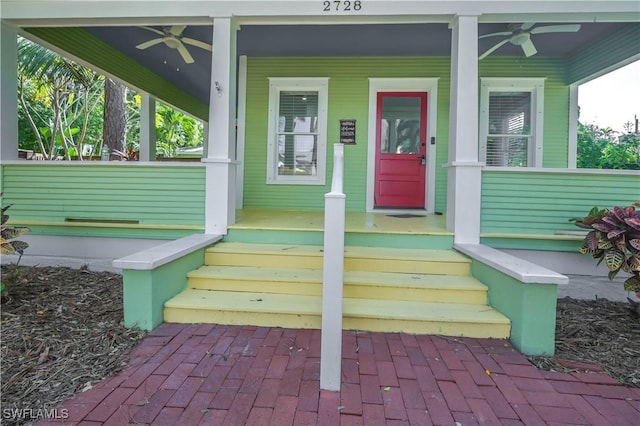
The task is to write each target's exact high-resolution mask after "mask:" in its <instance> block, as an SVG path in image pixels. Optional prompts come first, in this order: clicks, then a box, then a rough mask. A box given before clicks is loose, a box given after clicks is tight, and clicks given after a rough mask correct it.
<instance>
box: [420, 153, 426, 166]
mask: <svg viewBox="0 0 640 426" xmlns="http://www.w3.org/2000/svg"><path fill="white" fill-rule="evenodd" d="M420 165H421V166H426V165H427V156H426V155H423V156H422V157H420Z"/></svg>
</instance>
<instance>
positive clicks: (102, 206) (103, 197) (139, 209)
mask: <svg viewBox="0 0 640 426" xmlns="http://www.w3.org/2000/svg"><path fill="white" fill-rule="evenodd" d="M1 173H2V192H3V196H2V201H3V204H5V205H6V204H13V206H12V207H11V210H10V211H9V213H10V216H11V222H12V223H16V224H18V223H20V224H26V225H29V226H30V227H31V228H32V233H41V234H62V235H90V236H132V237H151V238H153V237H159V238H175V237H177V236H182V234H184V233H185V232H186V233H193V232H198V231H199V230H200V231H201V230H202V229H203V228H204V196H205V178H204V176H205V174H204V167H202V166H199V165H198V166H188V167H187V166H166V165H160V164H159V165H158V166H142V165H130V164H122V165H116V164H108V165H100V164H99V163H98V164H91V163H85V164H49V165H48V164H39V163H38V162H25V164H11V165H3V166H2V168H1ZM136 221H137V222H136ZM82 222H84V223H85V224H87V223H88V224H91V223H94V224H95V226H94V227H93V228H92V227H91V226H88V227H87V226H82V225H83V223H82ZM176 230H183V232H178V233H177V234H176Z"/></svg>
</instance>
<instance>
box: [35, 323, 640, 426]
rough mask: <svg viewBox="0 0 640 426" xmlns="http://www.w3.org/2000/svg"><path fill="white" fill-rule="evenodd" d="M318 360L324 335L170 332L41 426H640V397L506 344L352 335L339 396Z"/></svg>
mask: <svg viewBox="0 0 640 426" xmlns="http://www.w3.org/2000/svg"><path fill="white" fill-rule="evenodd" d="M319 356H320V331H319V330H293V329H280V328H267V327H248V326H244V327H243V326H219V325H218V326H214V325H182V324H163V325H161V326H160V327H158V328H157V329H156V330H154V331H153V332H151V333H150V334H149V336H148V337H147V338H145V339H144V340H143V341H142V342H141V343H140V345H138V347H137V348H136V349H135V350H134V351H133V352H132V354H131V359H130V362H129V366H128V367H127V368H126V369H125V370H123V371H121V372H120V373H118V374H117V375H115V376H114V377H111V378H108V379H106V380H104V381H102V382H100V383H97V384H95V385H94V387H93V389H91V390H88V391H86V392H84V393H81V394H79V395H77V396H76V397H75V398H73V399H71V400H69V401H67V402H66V403H65V404H64V408H67V409H68V412H69V419H67V420H66V421H63V420H59V421H41V422H40V423H39V425H48V424H52V425H59V424H61V423H64V424H72V425H99V424H107V425H111V424H112V425H125V424H149V425H165V424H167V425H198V424H200V425H277V426H281V425H320V426H325V425H327V426H333V425H336V426H338V425H365V426H366V425H373V426H376V425H396V424H397V425H420V426H423V425H424V426H428V425H455V424H456V422H457V423H458V424H461V425H465V426H467V425H474V424H480V425H483V424H484V425H551V424H578V425H616V426H621V425H639V424H640V391H638V389H632V388H627V387H624V386H622V385H620V384H619V383H618V382H616V381H615V380H614V379H612V378H611V377H609V376H608V375H606V373H604V372H602V371H601V370H600V369H597V368H594V367H590V368H588V369H586V368H585V369H580V370H579V371H576V372H574V373H560V372H548V371H540V370H537V369H536V368H535V367H534V366H533V365H532V364H530V363H529V361H528V360H527V359H526V357H524V356H523V355H521V354H520V353H518V352H517V351H516V350H515V349H513V348H512V347H511V346H510V345H509V343H508V342H506V341H503V340H496V339H469V338H442V337H435V336H414V335H410V334H400V333H368V332H353V331H345V332H344V334H343V363H342V368H343V369H342V388H341V392H339V393H338V392H328V391H322V390H320V386H319V376H320V358H319Z"/></svg>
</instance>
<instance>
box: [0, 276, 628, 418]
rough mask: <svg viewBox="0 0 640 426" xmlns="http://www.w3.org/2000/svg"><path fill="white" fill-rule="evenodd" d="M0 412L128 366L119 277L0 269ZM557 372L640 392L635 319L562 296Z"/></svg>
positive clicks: (45, 404)
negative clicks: (2, 288)
mask: <svg viewBox="0 0 640 426" xmlns="http://www.w3.org/2000/svg"><path fill="white" fill-rule="evenodd" d="M2 277H3V278H2V280H3V282H5V283H8V289H7V290H8V291H7V294H6V296H4V297H3V298H2V315H1V318H2V342H1V356H2V388H1V394H2V397H1V399H2V401H1V402H2V407H3V409H5V408H27V409H28V408H32V409H45V408H46V409H51V408H55V407H58V406H60V404H61V402H62V401H65V400H67V399H69V398H70V397H71V396H73V395H74V394H76V393H78V392H81V391H83V390H85V389H88V388H90V387H91V386H92V385H93V384H95V383H96V382H97V381H100V380H102V379H104V378H106V377H108V376H110V375H112V374H114V373H115V372H117V371H119V370H121V369H122V368H123V367H124V366H125V365H126V360H127V355H128V354H129V352H130V351H131V349H132V348H133V347H134V346H135V345H136V344H137V343H138V341H140V340H141V339H142V338H143V337H144V336H145V333H144V332H142V331H140V330H131V329H126V328H125V327H124V326H123V323H122V320H123V313H122V277H121V276H120V275H118V274H112V273H107V272H91V271H87V270H82V269H81V270H77V269H70V268H60V267H56V268H53V267H19V268H17V269H16V268H15V266H13V265H11V266H7V267H5V266H3V267H2ZM530 359H531V361H532V362H533V363H534V364H535V365H536V366H538V368H542V369H546V370H555V371H577V370H583V369H594V368H596V367H594V366H589V365H584V364H585V363H586V364H595V365H597V366H601V367H602V368H603V369H604V370H605V371H607V372H608V373H609V374H610V375H611V376H612V377H614V378H615V379H617V380H619V381H620V382H621V383H623V384H625V385H627V386H630V387H640V318H639V317H638V315H636V314H634V313H632V311H631V310H630V309H629V305H628V304H626V303H621V302H611V301H608V300H605V299H600V300H596V301H583V300H574V299H570V298H564V299H560V300H559V301H558V310H557V333H556V355H555V356H554V357H532V358H530Z"/></svg>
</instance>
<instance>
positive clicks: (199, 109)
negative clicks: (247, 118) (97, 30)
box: [25, 27, 209, 121]
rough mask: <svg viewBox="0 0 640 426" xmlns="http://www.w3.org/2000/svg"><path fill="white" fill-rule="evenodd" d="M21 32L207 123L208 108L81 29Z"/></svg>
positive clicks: (50, 28)
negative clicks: (31, 35) (80, 59)
mask: <svg viewBox="0 0 640 426" xmlns="http://www.w3.org/2000/svg"><path fill="white" fill-rule="evenodd" d="M25 31H27V32H28V33H30V34H33V35H34V36H36V37H38V38H40V39H41V40H44V41H46V42H48V43H51V44H52V45H54V46H57V47H59V48H60V49H62V50H64V51H66V52H68V53H70V54H72V55H74V56H77V57H78V58H82V59H83V60H85V61H87V62H88V63H90V64H93V65H94V66H96V67H98V68H99V69H101V70H103V71H106V72H108V73H110V74H112V75H115V76H116V77H118V78H120V79H122V80H123V81H126V82H127V83H129V84H132V85H133V86H135V87H137V88H140V89H142V90H144V91H145V92H148V93H151V94H152V95H154V96H156V97H157V98H159V99H162V100H164V101H166V102H168V103H169V104H171V105H174V106H176V107H178V108H180V109H182V110H184V111H186V112H188V113H190V114H193V115H194V116H195V117H197V118H199V119H201V120H204V121H208V120H209V106H208V105H206V104H203V103H202V102H200V101H199V100H198V99H196V98H194V97H193V96H191V95H189V94H188V93H186V92H184V91H182V90H181V89H179V88H178V87H176V86H174V85H173V84H171V83H170V82H168V81H167V80H165V79H164V78H162V77H160V76H159V75H158V74H156V73H154V72H153V71H151V70H149V69H147V68H145V67H143V66H142V65H141V64H139V63H138V62H136V61H134V60H133V59H131V58H130V57H128V56H127V55H125V54H123V53H121V52H119V51H117V50H116V49H114V48H112V47H111V46H109V45H108V44H107V43H105V42H103V41H102V40H100V39H99V38H98V37H96V36H94V35H93V34H91V33H89V32H88V31H86V30H84V29H82V28H74V27H62V28H52V27H37V28H25Z"/></svg>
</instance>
